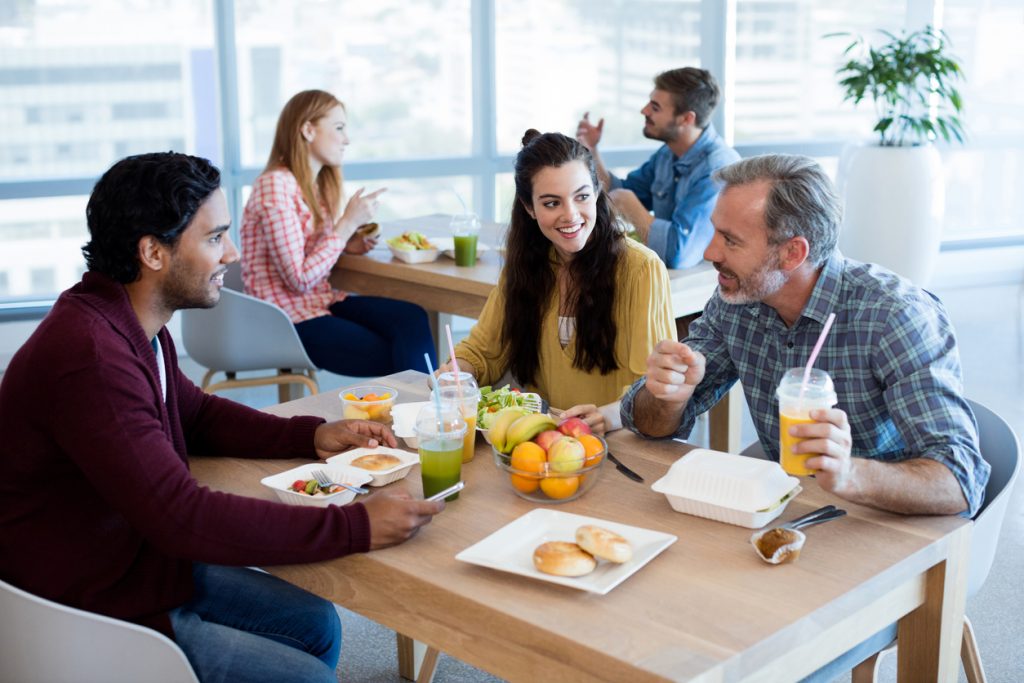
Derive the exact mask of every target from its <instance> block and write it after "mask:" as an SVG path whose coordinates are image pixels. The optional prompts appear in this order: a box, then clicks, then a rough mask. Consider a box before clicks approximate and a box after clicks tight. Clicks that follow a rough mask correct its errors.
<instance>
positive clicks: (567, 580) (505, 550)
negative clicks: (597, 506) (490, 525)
mask: <svg viewBox="0 0 1024 683" xmlns="http://www.w3.org/2000/svg"><path fill="white" fill-rule="evenodd" d="M584 524H595V525H597V526H600V527H604V528H605V529H608V530H609V531H614V532H615V533H617V534H619V535H620V536H622V537H623V538H625V539H626V540H628V541H629V542H630V545H632V546H633V559H631V560H630V561H629V562H623V563H622V564H615V563H614V562H606V561H605V560H598V563H597V569H595V570H594V571H592V572H590V573H589V574H587V575H586V576H579V577H568V576H555V575H554V574H545V573H543V572H540V571H537V569H536V568H535V567H534V566H533V551H534V549H535V548H536V547H537V546H539V545H540V544H541V543H546V542H547V541H569V542H571V543H574V542H575V541H576V529H578V528H579V527H581V526H583V525H584ZM676 540H677V537H676V536H673V535H672V534H666V533H663V532H661V531H652V530H651V529H643V528H641V527H638V526H630V525H628V524H619V523H617V522H610V521H608V520H604V519H598V518H596V517H585V516H583V515H574V514H572V513H570V512H559V511H558V510H550V509H547V508H536V509H534V510H531V511H530V512H527V513H526V514H525V515H523V516H522V517H520V518H519V519H517V520H515V521H514V522H509V523H508V524H506V525H505V526H503V527H501V528H500V529H498V530H497V531H495V532H494V533H493V534H491V535H490V536H488V537H487V538H485V539H483V540H482V541H480V542H478V543H475V544H473V545H471V546H470V547H468V548H466V549H465V550H463V551H462V552H461V553H459V554H458V555H456V556H455V559H456V560H461V561H462V562H469V563H470V564H476V565H480V566H481V567H490V568H491V569H498V570H500V571H503V572H511V573H512V574H519V575H520V576H528V577H530V578H533V579H540V580H541V581H547V582H549V583H557V584H560V585H562V586H570V587H572V588H578V589H580V590H584V591H589V592H591V593H597V594H598V595H604V594H606V593H607V592H608V591H610V590H611V589H613V588H615V587H616V586H618V585H619V584H620V583H622V582H623V581H625V580H626V579H627V578H629V577H630V576H631V575H632V574H633V573H634V572H635V571H636V570H638V569H640V568H641V567H643V566H644V565H645V564H647V563H648V562H650V561H651V560H652V559H654V557H655V556H657V555H658V554H659V553H660V552H661V551H662V550H664V549H665V548H667V547H669V546H670V545H672V544H673V543H675V542H676Z"/></svg>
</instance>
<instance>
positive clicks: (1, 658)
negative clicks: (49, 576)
mask: <svg viewBox="0 0 1024 683" xmlns="http://www.w3.org/2000/svg"><path fill="white" fill-rule="evenodd" d="M0 681H2V682H4V683H6V682H7V681H10V682H11V683H15V682H16V683H62V682H64V681H67V682H69V683H70V682H74V683H93V682H95V683H137V682H138V681H147V682H149V681H153V682H159V683H198V679H197V678H196V675H195V673H194V672H193V671H192V667H191V666H190V665H189V663H188V660H187V659H186V658H185V654H184V653H183V652H182V651H181V649H180V648H179V647H178V646H177V645H176V644H175V643H174V641H172V640H171V639H170V638H168V637H167V636H165V635H163V634H161V633H158V632H156V631H154V630H152V629H148V628H144V627H142V626H138V625H136V624H131V623H128V622H126V621H119V620H117V619H111V618H110V617H105V616H102V615H99V614H93V613H92V612H84V611H82V610H79V609H74V608H72V607H67V606H65V605H61V604H58V603H56V602H51V601H50V600H45V599H43V598H40V597H38V596H35V595H32V594H31V593H28V592H26V591H23V590H21V589H20V588H16V587H14V586H12V585H10V584H9V583H5V582H3V581H0Z"/></svg>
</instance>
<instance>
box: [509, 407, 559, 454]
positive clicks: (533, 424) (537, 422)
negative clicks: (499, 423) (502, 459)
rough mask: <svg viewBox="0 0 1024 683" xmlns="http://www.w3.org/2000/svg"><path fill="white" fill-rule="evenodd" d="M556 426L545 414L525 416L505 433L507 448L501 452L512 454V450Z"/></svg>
mask: <svg viewBox="0 0 1024 683" xmlns="http://www.w3.org/2000/svg"><path fill="white" fill-rule="evenodd" d="M555 426H556V425H555V421H554V420H552V419H551V417H550V416H548V415H545V414H544V413H530V414H529V415H524V416H523V417H521V418H519V419H518V420H516V421H515V422H513V423H512V424H511V425H509V427H508V429H507V430H506V432H505V444H504V446H505V447H504V449H503V450H502V449H499V450H501V452H502V453H511V452H512V449H513V448H515V447H516V446H518V445H519V444H521V443H523V442H524V441H529V440H530V439H532V438H533V437H535V436H537V435H538V434H540V433H541V432H543V431H545V430H547V429H554V428H555Z"/></svg>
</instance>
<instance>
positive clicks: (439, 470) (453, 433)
mask: <svg viewBox="0 0 1024 683" xmlns="http://www.w3.org/2000/svg"><path fill="white" fill-rule="evenodd" d="M465 435H466V421H465V420H464V419H463V418H462V412H461V411H460V410H459V407H458V406H457V405H455V404H452V403H442V404H441V407H440V410H438V406H437V404H435V403H433V402H431V403H428V404H427V405H425V406H423V408H421V409H420V412H419V414H418V415H417V416H416V438H417V439H418V440H419V452H420V474H421V475H422V477H423V497H424V498H428V497H430V496H432V495H434V494H435V493H438V492H439V491H443V490H445V489H446V488H448V487H449V486H451V485H452V484H454V483H456V482H457V481H459V480H460V479H461V478H462V440H463V437H465ZM458 497H459V494H458V493H453V494H452V495H450V496H448V497H447V498H445V500H446V501H453V500H455V499H456V498H458Z"/></svg>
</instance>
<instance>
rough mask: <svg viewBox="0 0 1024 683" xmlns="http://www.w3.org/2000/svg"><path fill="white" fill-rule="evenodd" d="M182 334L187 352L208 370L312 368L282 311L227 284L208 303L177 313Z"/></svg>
mask: <svg viewBox="0 0 1024 683" xmlns="http://www.w3.org/2000/svg"><path fill="white" fill-rule="evenodd" d="M181 336H182V341H183V342H184V345H185V351H186V352H187V353H188V355H189V356H190V357H191V358H192V359H193V360H195V361H196V362H197V363H199V364H200V365H202V366H204V367H207V368H210V369H211V370H220V371H223V372H243V371H245V370H266V369H269V368H292V369H294V370H314V371H315V370H316V366H315V365H314V364H313V361H311V360H310V359H309V355H308V354H307V353H306V350H305V348H303V346H302V340H300V339H299V334H298V332H296V331H295V326H294V325H293V324H292V321H291V320H290V319H289V318H288V314H287V313H285V312H284V311H283V310H281V309H280V308H278V307H277V306H275V305H274V304H272V303H270V302H267V301H263V300H261V299H257V298H255V297H251V296H249V295H248V294H243V293H242V292H238V291H235V290H233V289H229V288H227V287H224V288H223V289H221V290H220V301H219V302H218V303H217V305H216V306H214V307H213V308H189V309H186V310H183V311H182V312H181Z"/></svg>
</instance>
